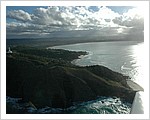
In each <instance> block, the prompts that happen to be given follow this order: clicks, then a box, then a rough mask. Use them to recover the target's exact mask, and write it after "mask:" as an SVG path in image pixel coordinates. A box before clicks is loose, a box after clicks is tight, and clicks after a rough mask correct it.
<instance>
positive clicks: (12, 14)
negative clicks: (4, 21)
mask: <svg viewBox="0 0 150 120" xmlns="http://www.w3.org/2000/svg"><path fill="white" fill-rule="evenodd" d="M7 17H8V18H12V19H16V20H18V21H23V22H27V21H31V16H30V14H29V13H27V12H25V11H23V10H13V11H8V13H7Z"/></svg>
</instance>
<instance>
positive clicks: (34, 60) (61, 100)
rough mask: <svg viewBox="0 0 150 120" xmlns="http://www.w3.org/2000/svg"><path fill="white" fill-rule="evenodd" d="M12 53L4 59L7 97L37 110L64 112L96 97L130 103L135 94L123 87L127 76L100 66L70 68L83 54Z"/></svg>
mask: <svg viewBox="0 0 150 120" xmlns="http://www.w3.org/2000/svg"><path fill="white" fill-rule="evenodd" d="M12 50H13V53H12V54H7V58H6V74H7V77H6V89H7V91H6V93H7V96H11V97H21V98H22V100H23V101H26V102H28V101H30V102H31V103H32V104H33V105H34V106H35V107H37V108H40V107H43V106H50V107H53V108H67V107H70V106H72V105H73V103H76V102H83V101H88V100H93V99H96V98H97V97H98V96H111V97H112V96H117V97H120V98H122V99H123V100H125V101H127V102H130V103H132V100H133V97H134V95H135V92H134V91H133V90H132V89H131V88H130V87H129V86H128V85H127V83H126V79H127V76H123V75H122V74H120V73H117V72H114V71H112V70H110V69H108V68H106V67H104V66H98V65H95V66H87V67H79V66H75V65H73V64H71V61H72V60H74V59H77V58H78V56H79V55H85V54H87V53H86V52H74V51H67V50H55V49H48V50H47V49H37V48H32V47H25V46H24V47H23V46H20V47H14V48H12Z"/></svg>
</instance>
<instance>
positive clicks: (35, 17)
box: [7, 6, 144, 37]
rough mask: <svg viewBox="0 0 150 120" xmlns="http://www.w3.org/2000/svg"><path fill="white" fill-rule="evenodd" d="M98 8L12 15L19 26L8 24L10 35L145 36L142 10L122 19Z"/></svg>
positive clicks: (118, 15) (62, 8) (137, 10)
mask: <svg viewBox="0 0 150 120" xmlns="http://www.w3.org/2000/svg"><path fill="white" fill-rule="evenodd" d="M95 8H96V11H94V10H92V8H91V7H84V6H78V7H72V6H69V7H65V6H61V7H60V6H51V7H47V8H42V7H40V8H36V9H35V10H34V11H33V13H30V14H29V13H27V12H25V11H23V10H12V11H8V12H7V17H8V18H11V19H15V20H16V21H17V22H9V23H7V33H8V35H9V33H11V34H12V33H13V32H14V33H17V32H20V33H21V32H22V33H26V34H27V33H30V34H32V33H33V34H35V33H39V34H43V35H47V36H50V35H52V32H56V33H57V31H64V32H62V33H66V32H65V31H72V32H71V35H75V36H77V33H78V34H79V32H80V33H82V34H84V35H86V36H87V37H88V35H90V33H91V35H95V36H107V35H108V34H109V36H112V35H118V36H119V35H122V34H136V33H138V34H139V35H140V34H143V30H144V18H143V16H142V12H141V10H140V9H139V8H133V9H130V10H129V11H128V12H126V13H124V14H122V15H120V14H119V13H116V12H114V11H112V10H111V9H110V8H107V7H95ZM77 31H79V32H77ZM81 31H83V32H81ZM96 31H97V32H96ZM73 32H74V33H75V32H76V33H75V34H73ZM86 33H87V34H86ZM48 34H49V35H48ZM82 34H80V35H78V36H82ZM64 36H65V35H64Z"/></svg>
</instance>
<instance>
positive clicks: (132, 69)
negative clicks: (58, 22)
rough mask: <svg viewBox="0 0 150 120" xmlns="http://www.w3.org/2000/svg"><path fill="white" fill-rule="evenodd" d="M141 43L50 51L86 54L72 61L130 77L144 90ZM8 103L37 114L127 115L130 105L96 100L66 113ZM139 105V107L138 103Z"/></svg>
mask: <svg viewBox="0 0 150 120" xmlns="http://www.w3.org/2000/svg"><path fill="white" fill-rule="evenodd" d="M143 46H144V43H143V42H136V41H117V42H90V43H79V44H71V45H61V46H54V47H50V48H53V49H66V50H71V51H87V52H88V54H87V55H85V56H80V57H79V59H76V60H74V61H72V63H73V64H76V65H79V66H89V65H103V66H106V67H108V68H109V69H111V70H113V71H116V72H119V73H122V74H124V75H128V76H130V78H131V80H133V81H135V82H136V83H138V84H139V85H141V86H142V87H143V82H144V81H143V79H142V77H143V61H144V60H143V59H144V57H143V55H144V54H143V51H142V50H143ZM6 99H7V103H9V104H11V105H13V106H14V107H15V109H18V110H21V109H24V108H25V109H24V110H25V113H37V114H56V113H58V114H130V111H131V107H132V105H131V104H129V103H126V102H125V101H122V100H120V98H117V97H115V98H111V97H104V96H101V97H98V98H97V99H96V100H92V101H88V102H83V103H74V106H71V107H70V108H67V109H65V110H64V109H59V108H58V109H54V108H50V107H48V106H45V107H44V106H43V108H41V109H35V108H33V107H31V106H27V105H26V104H20V103H18V100H19V98H11V97H9V96H7V98H6ZM140 104H141V103H140Z"/></svg>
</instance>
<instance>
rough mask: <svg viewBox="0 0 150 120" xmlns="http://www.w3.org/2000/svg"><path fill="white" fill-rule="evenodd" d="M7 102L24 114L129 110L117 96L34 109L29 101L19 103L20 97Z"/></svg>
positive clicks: (98, 112) (128, 105) (95, 112)
mask: <svg viewBox="0 0 150 120" xmlns="http://www.w3.org/2000/svg"><path fill="white" fill-rule="evenodd" d="M6 100H7V104H8V103H9V105H11V107H13V109H16V110H19V111H23V113H26V114H31V113H34V114H129V113H130V111H131V104H129V103H125V102H122V101H121V100H120V99H119V98H117V97H114V98H110V97H99V98H98V99H96V100H92V101H88V102H82V103H74V106H71V107H69V108H67V109H61V108H51V107H48V106H45V107H43V108H41V109H36V108H34V107H33V106H31V105H29V103H21V102H19V100H21V98H11V97H8V96H7V98H6Z"/></svg>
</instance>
